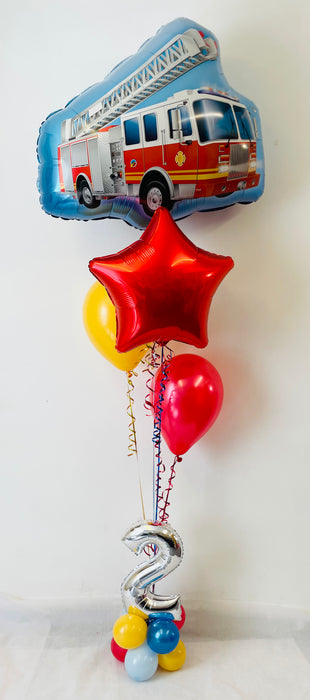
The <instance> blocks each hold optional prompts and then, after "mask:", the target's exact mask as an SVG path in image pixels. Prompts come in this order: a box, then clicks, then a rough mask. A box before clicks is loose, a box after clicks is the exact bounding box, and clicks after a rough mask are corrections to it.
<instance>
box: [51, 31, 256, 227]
mask: <svg viewBox="0 0 310 700" xmlns="http://www.w3.org/2000/svg"><path fill="white" fill-rule="evenodd" d="M37 150H38V160H39V179H38V187H39V191H40V201H41V204H42V207H43V209H44V210H45V211H46V212H47V213H48V214H52V215H53V216H60V217H62V218H65V219H81V220H87V219H100V218H105V217H112V218H122V219H124V220H125V221H126V222H128V223H129V224H132V225H133V226H135V227H137V228H140V229H143V228H145V227H146V226H147V224H148V222H149V220H150V217H151V216H152V215H153V213H154V211H156V209H157V208H158V207H159V206H164V207H166V208H167V209H169V210H170V211H171V214H172V216H173V218H174V219H180V218H183V217H184V216H188V215H190V214H191V213H193V212H195V211H208V210H212V209H218V208H222V207H227V206H231V205H232V204H236V203H238V202H239V203H243V204H245V203H250V202H254V201H256V200H257V199H258V198H259V197H260V196H261V194H262V192H263V189H264V156H263V145H262V136H261V125H260V118H259V112H258V109H257V107H256V106H255V105H254V104H253V102H251V101H250V100H248V99H247V98H246V97H244V96H242V95H241V94H239V93H237V92H236V91H235V90H233V89H232V88H231V87H230V86H229V84H228V82H227V80H226V78H225V76H224V74H223V71H222V68H221V62H220V50H219V43H218V40H217V39H216V37H215V36H214V34H213V33H212V32H211V31H210V30H208V29H205V28H204V27H202V26H200V25H199V24H197V23H196V22H193V21H192V20H189V19H176V20H174V21H173V22H170V23H169V24H167V25H166V26H164V27H162V28H161V29H160V30H159V31H158V32H157V34H156V35H155V36H154V37H152V38H151V39H149V40H148V41H146V42H145V43H144V44H143V45H142V46H141V48H140V49H139V51H138V52H137V53H136V54H135V55H133V56H130V57H129V58H128V59H126V60H125V61H122V62H121V63H120V64H119V65H118V66H117V67H116V68H114V69H113V70H112V71H111V73H109V74H108V75H107V76H106V78H105V79H104V80H103V81H102V82H101V83H97V84H96V85H93V86H92V87H90V88H88V89H87V90H85V91H84V92H83V93H81V94H80V95H78V96H77V97H75V98H74V99H72V100H71V101H70V102H69V103H68V104H67V105H66V107H65V108H64V109H62V110H59V111H57V112H54V113H53V114H51V115H49V116H48V117H47V119H46V121H45V122H44V123H43V124H42V126H41V128H40V133H39V138H38V149H37Z"/></svg>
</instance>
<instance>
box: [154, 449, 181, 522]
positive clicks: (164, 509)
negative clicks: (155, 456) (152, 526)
mask: <svg viewBox="0 0 310 700" xmlns="http://www.w3.org/2000/svg"><path fill="white" fill-rule="evenodd" d="M177 462H182V457H179V456H178V455H176V456H175V458H174V460H173V463H172V465H171V467H170V476H169V480H168V486H167V488H166V489H165V490H164V491H163V493H162V496H161V500H162V501H163V506H161V507H160V508H159V516H158V520H159V522H160V523H167V522H168V520H169V514H168V507H169V506H170V501H169V498H170V493H171V491H172V489H173V479H175V476H176V471H175V465H176V463H177Z"/></svg>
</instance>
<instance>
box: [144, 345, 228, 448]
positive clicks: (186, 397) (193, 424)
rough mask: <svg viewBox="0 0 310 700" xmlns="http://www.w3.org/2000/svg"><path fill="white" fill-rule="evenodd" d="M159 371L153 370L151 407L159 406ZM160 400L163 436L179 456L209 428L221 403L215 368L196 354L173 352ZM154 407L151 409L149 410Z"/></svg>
mask: <svg viewBox="0 0 310 700" xmlns="http://www.w3.org/2000/svg"><path fill="white" fill-rule="evenodd" d="M162 381H164V380H163V374H162V369H161V367H160V368H159V369H158V370H157V372H156V375H155V382H154V406H155V408H156V406H158V405H159V395H160V392H161V383H162ZM164 383H165V390H164V393H163V396H164V399H163V402H162V403H161V408H162V413H161V428H162V434H163V437H164V439H165V441H166V443H167V445H168V447H169V448H170V450H171V452H173V454H175V455H182V454H184V453H185V452H187V450H189V448H190V447H192V445H194V443H195V442H197V440H199V439H200V438H201V437H202V436H203V435H204V434H205V433H206V432H207V430H209V428H211V425H213V423H214V421H215V420H216V418H217V416H218V414H219V412H220V410H221V406H222V403H223V384H222V380H221V377H220V375H219V373H218V371H217V370H216V369H215V367H214V366H213V365H211V363H210V362H208V360H205V359H204V358H203V357H200V356H199V355H190V354H189V355H176V356H175V357H173V358H172V360H171V362H170V364H169V365H168V378H167V380H166V381H165V382H164ZM153 410H154V409H153Z"/></svg>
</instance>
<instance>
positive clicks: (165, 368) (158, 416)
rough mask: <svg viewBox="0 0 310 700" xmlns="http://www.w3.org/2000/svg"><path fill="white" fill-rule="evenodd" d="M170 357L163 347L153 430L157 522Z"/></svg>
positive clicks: (163, 468)
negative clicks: (162, 437) (162, 431)
mask: <svg viewBox="0 0 310 700" xmlns="http://www.w3.org/2000/svg"><path fill="white" fill-rule="evenodd" d="M170 359H171V352H170V353H169V356H168V358H167V359H165V356H164V348H163V347H162V350H161V376H160V390H159V396H158V401H157V404H156V406H155V417H154V431H153V443H154V447H155V458H156V461H157V464H156V478H155V481H154V487H155V522H157V520H158V509H159V503H160V501H161V499H162V493H161V490H160V485H161V477H162V474H163V473H164V472H165V470H166V467H165V465H164V463H163V461H162V457H161V422H162V412H163V401H164V396H165V391H166V385H167V381H168V375H169V364H170Z"/></svg>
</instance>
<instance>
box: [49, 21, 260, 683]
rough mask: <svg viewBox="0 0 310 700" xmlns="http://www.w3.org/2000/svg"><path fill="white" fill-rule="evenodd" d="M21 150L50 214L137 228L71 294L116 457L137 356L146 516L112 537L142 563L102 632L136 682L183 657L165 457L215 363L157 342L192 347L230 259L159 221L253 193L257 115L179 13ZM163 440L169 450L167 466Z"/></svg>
mask: <svg viewBox="0 0 310 700" xmlns="http://www.w3.org/2000/svg"><path fill="white" fill-rule="evenodd" d="M37 150H38V160H39V179H38V183H39V190H40V195H41V204H42V207H43V209H44V210H45V212H47V213H49V214H52V215H53V216H54V217H59V216H60V217H62V218H64V219H79V220H90V219H94V218H95V219H96V218H105V217H117V218H121V219H123V220H124V221H126V222H127V223H130V224H132V225H134V226H135V227H136V228H140V229H145V230H144V232H143V233H142V235H141V237H140V239H139V240H138V241H136V242H135V243H133V244H132V245H130V246H129V247H127V248H125V249H124V250H121V251H120V252H119V253H116V254H114V255H108V256H104V257H101V258H95V259H94V260H92V261H91V262H90V264H89V268H90V271H91V273H92V274H93V275H94V276H95V277H96V280H97V281H96V282H95V284H94V285H93V286H92V288H91V289H90V291H89V293H88V294H87V297H86V300H85V304H84V324H85V327H86V330H87V333H88V335H89V337H90V339H91V341H92V342H93V344H94V345H95V347H96V348H97V350H99V352H101V353H102V355H104V356H105V357H106V358H107V359H108V360H110V361H111V362H112V363H113V364H114V365H115V366H116V367H118V368H119V369H121V370H123V371H124V372H126V374H127V397H128V408H127V412H128V416H129V419H130V425H129V447H128V452H129V455H130V456H131V455H134V454H137V440H136V421H135V417H134V413H133V403H134V397H133V391H134V378H135V376H136V374H137V373H136V371H135V370H136V367H137V366H138V364H139V363H140V367H142V371H143V372H146V376H147V382H146V384H147V390H146V391H147V395H146V399H145V406H146V408H148V409H150V410H151V414H152V415H153V438H152V440H153V514H152V518H151V519H150V520H147V519H146V518H145V515H144V519H143V521H142V522H140V523H138V524H136V525H135V526H134V527H132V528H130V529H129V530H128V532H127V533H126V534H125V536H124V537H123V541H124V544H125V545H126V546H127V547H129V549H130V550H131V551H133V552H135V553H136V554H139V553H144V554H145V555H146V560H145V561H144V563H142V564H140V565H139V566H137V567H136V569H134V570H133V571H132V572H131V573H130V574H129V575H128V576H127V578H126V579H125V581H124V582H123V584H122V599H123V606H124V615H122V617H120V618H119V619H118V620H117V621H116V623H115V626H114V630H113V639H112V642H111V650H112V654H113V655H114V656H115V657H116V659H118V660H120V661H124V662H125V667H126V669H127V672H128V674H129V676H130V677H131V678H133V679H135V680H138V681H143V680H147V679H148V678H150V677H151V676H152V675H153V674H154V673H155V671H156V668H157V666H158V665H159V666H160V667H162V668H164V669H166V670H169V671H174V670H177V669H179V668H180V667H181V666H182V665H183V663H184V660H185V647H184V644H183V642H182V641H181V640H180V638H179V630H180V629H181V628H182V626H183V624H184V620H185V612H184V609H183V607H182V606H181V602H180V597H179V596H178V595H175V596H173V595H172V596H162V595H161V596H160V595H158V594H157V593H156V592H155V583H157V582H158V581H160V580H161V579H162V578H163V577H165V576H167V575H168V574H169V573H170V572H172V571H173V570H174V569H175V568H176V567H177V566H178V565H179V564H180V562H181V560H182V557H183V545H182V541H181V538H180V536H179V535H178V533H177V532H176V531H175V530H174V529H173V528H172V527H171V525H170V523H169V522H168V521H169V512H168V509H169V505H170V502H169V499H170V494H171V489H172V487H173V481H174V478H175V475H176V465H177V464H178V463H179V462H180V461H182V456H183V455H184V454H185V453H186V452H187V451H188V450H189V449H190V447H191V446H192V445H193V444H194V443H195V442H196V441H197V440H199V439H200V438H201V437H202V435H204V433H205V432H206V431H207V430H209V428H210V427H211V426H212V424H213V423H214V421H215V420H216V418H217V416H218V414H219V411H220V409H221V405H222V401H223V385H222V381H221V378H220V375H219V374H218V372H217V370H216V369H215V367H213V366H212V365H211V363H210V362H208V361H207V360H205V359H204V358H203V357H201V356H199V355H197V354H194V353H190V354H180V355H175V356H174V355H173V353H172V351H171V349H170V348H169V345H168V343H169V341H171V340H174V341H180V342H183V343H187V344H189V345H191V346H195V347H196V348H204V347H205V346H206V345H207V343H208V336H207V320H208V313H209V309H210V304H211V300H212V297H213V295H214V293H215V291H216V289H217V287H218V286H219V284H220V283H221V281H222V280H223V279H224V277H225V275H226V274H227V273H228V272H229V270H230V269H231V268H232V267H233V261H232V259H231V258H230V257H225V256H221V255H215V254H212V253H208V252H206V251H205V250H202V249H201V248H198V247H197V246H195V245H194V244H193V243H192V242H191V241H190V240H189V239H188V238H187V237H186V236H185V235H184V234H183V233H182V231H181V230H180V228H179V227H178V225H177V224H176V223H175V221H176V220H177V219H180V218H184V217H185V216H188V215H189V214H191V213H193V212H195V211H206V210H213V209H217V208H224V207H228V206H231V205H233V204H236V203H240V204H248V203H250V202H254V201H255V200H257V199H258V198H259V197H260V195H261V194H262V192H263V187H264V159H263V148H262V137H261V130H260V120H259V114H258V110H257V107H256V106H255V105H254V104H253V102H251V101H250V100H248V99H247V98H246V97H244V96H243V95H240V94H238V93H236V91H235V90H234V91H233V90H232V88H231V87H230V85H229V83H228V82H227V80H226V79H225V76H224V74H223V71H222V68H221V63H220V51H219V44H218V41H217V39H216V37H215V36H214V35H213V34H212V32H210V31H209V30H207V29H205V28H204V27H202V26H200V25H199V24H197V23H196V22H193V21H192V20H189V19H184V18H182V19H176V20H174V21H173V22H171V23H170V24H168V25H166V26H164V27H162V28H161V29H160V30H159V31H158V32H157V33H156V35H155V36H154V37H152V38H151V39H149V40H148V41H147V42H145V43H144V44H143V45H142V46H141V48H140V49H139V51H138V52H137V54H135V55H133V56H131V57H129V58H128V59H126V60H125V61H122V62H121V63H120V64H118V65H117V66H116V68H115V69H114V70H113V71H111V73H110V74H109V75H108V76H106V78H105V79H104V80H103V81H102V82H101V83H97V84H95V85H92V86H91V87H90V88H88V89H87V90H85V91H84V92H83V93H81V94H80V95H78V96H77V97H75V98H73V99H72V100H70V101H69V102H68V104H67V105H66V107H65V108H64V109H63V110H58V111H57V112H54V113H53V114H51V115H49V116H48V118H47V119H46V120H45V122H43V124H42V125H41V128H40V134H39V139H38V149H37ZM170 212H171V213H170ZM151 217H152V218H151ZM163 439H164V440H165V442H166V443H167V445H168V447H169V448H170V450H171V452H172V454H173V455H174V457H173V461H172V464H171V466H170V470H169V471H168V470H167V469H166V467H165V465H164V463H163V459H162V440H163ZM164 481H166V485H165V484H164Z"/></svg>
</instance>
